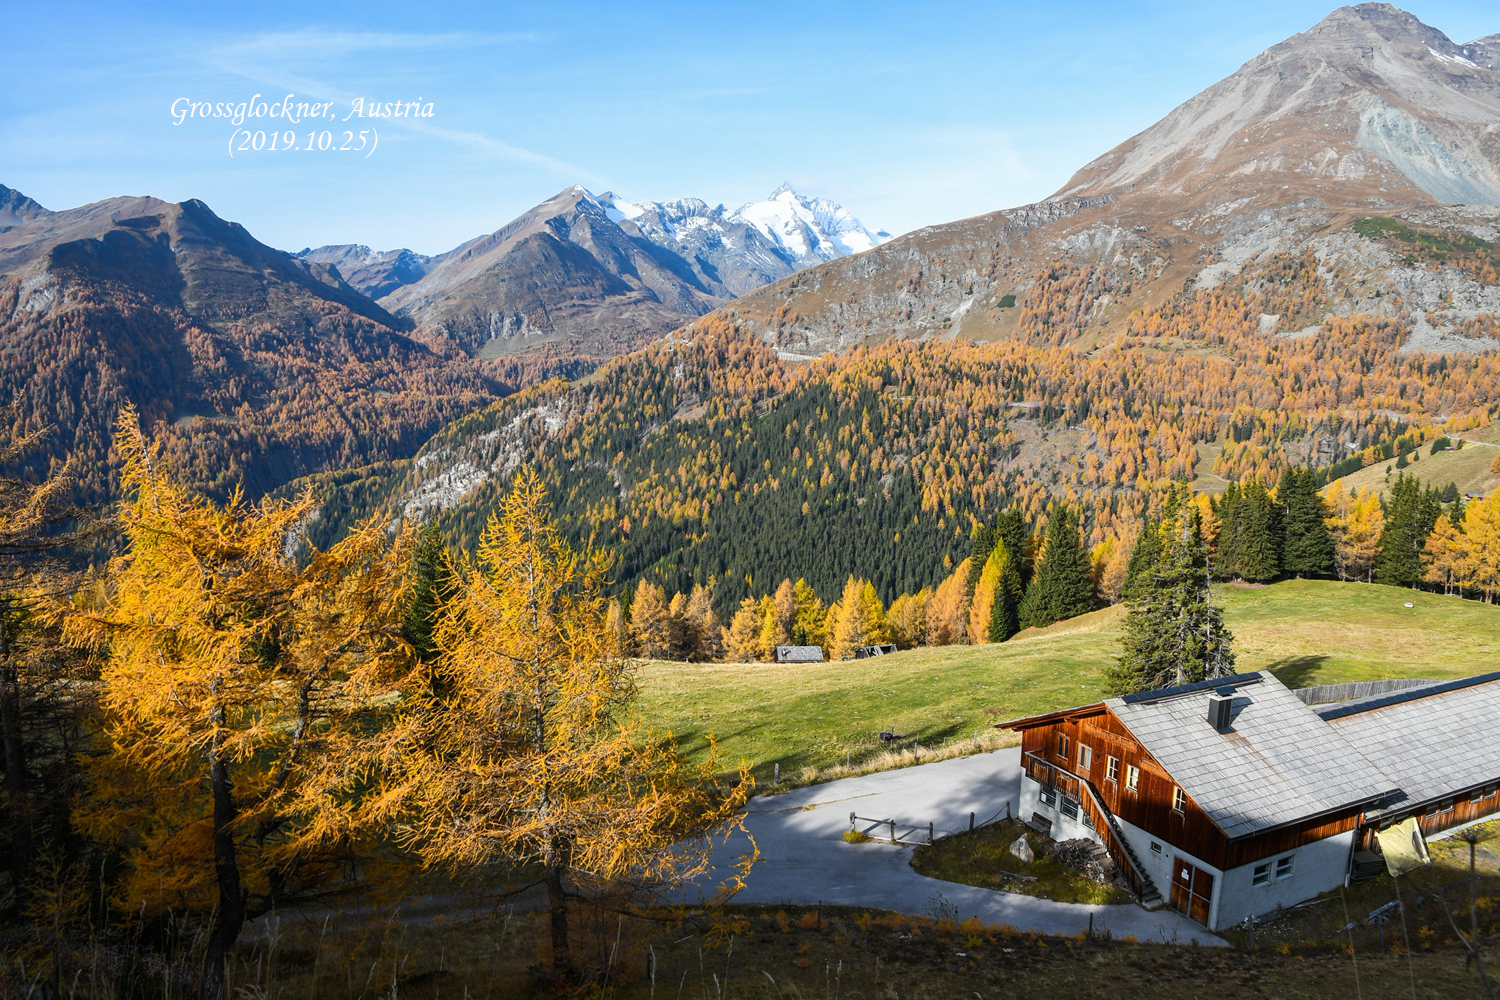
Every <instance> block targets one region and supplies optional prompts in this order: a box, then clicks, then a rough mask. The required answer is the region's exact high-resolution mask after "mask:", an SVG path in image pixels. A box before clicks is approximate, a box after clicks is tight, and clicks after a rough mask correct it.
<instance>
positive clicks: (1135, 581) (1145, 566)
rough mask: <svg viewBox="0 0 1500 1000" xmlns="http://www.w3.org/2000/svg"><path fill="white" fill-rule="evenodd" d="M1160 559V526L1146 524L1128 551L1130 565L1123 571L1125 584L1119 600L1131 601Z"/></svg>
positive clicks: (1121, 588) (1121, 589)
mask: <svg viewBox="0 0 1500 1000" xmlns="http://www.w3.org/2000/svg"><path fill="white" fill-rule="evenodd" d="M1160 558H1161V526H1160V525H1158V524H1151V523H1148V524H1146V526H1145V527H1144V528H1142V529H1141V534H1140V537H1139V538H1137V539H1136V540H1135V547H1134V548H1132V549H1131V550H1130V563H1129V565H1128V566H1127V568H1126V570H1125V583H1124V585H1122V586H1121V587H1120V599H1121V600H1123V601H1132V600H1135V599H1136V596H1137V594H1139V592H1140V588H1141V586H1142V585H1143V583H1144V582H1145V580H1146V579H1147V578H1148V577H1149V576H1150V575H1151V569H1152V567H1154V566H1155V565H1156V561H1157V560H1158V559H1160Z"/></svg>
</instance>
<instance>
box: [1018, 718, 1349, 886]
mask: <svg viewBox="0 0 1500 1000" xmlns="http://www.w3.org/2000/svg"><path fill="white" fill-rule="evenodd" d="M1059 733H1061V734H1062V735H1064V736H1066V737H1067V738H1068V754H1067V757H1066V758H1064V757H1062V756H1060V755H1059V754H1058V752H1057V737H1058V734H1059ZM1080 743H1081V744H1083V745H1086V746H1088V747H1090V748H1091V749H1092V750H1093V752H1094V758H1093V762H1092V764H1091V765H1090V767H1089V768H1088V770H1087V772H1085V771H1083V770H1082V769H1080V768H1079V766H1078V747H1079V745H1080ZM1021 750H1022V753H1023V754H1025V753H1035V754H1038V755H1039V756H1042V757H1043V759H1045V760H1046V761H1047V762H1048V763H1050V764H1052V765H1054V766H1056V767H1059V768H1065V769H1067V770H1068V771H1071V772H1072V773H1074V774H1077V775H1080V776H1082V777H1085V778H1087V779H1088V780H1089V781H1090V782H1091V783H1092V784H1093V786H1094V787H1095V788H1097V789H1098V790H1099V794H1100V796H1101V797H1102V798H1103V799H1104V804H1105V805H1106V806H1107V807H1108V808H1109V810H1110V812H1112V813H1114V814H1115V815H1116V816H1117V817H1119V818H1120V819H1121V820H1124V821H1125V822H1127V823H1131V824H1133V825H1135V826H1137V827H1139V828H1141V829H1142V830H1145V831H1146V832H1147V833H1148V834H1150V835H1151V836H1153V837H1155V838H1157V839H1158V840H1161V841H1162V842H1163V844H1170V845H1175V846H1177V847H1179V848H1181V849H1182V850H1184V851H1187V852H1188V853H1190V854H1193V855H1194V856H1196V857H1199V858H1202V859H1203V860H1204V861H1206V862H1208V863H1209V864H1211V865H1213V866H1214V867H1215V868H1218V869H1219V870H1220V871H1227V870H1229V869H1230V868H1237V867H1239V866H1240V865H1245V864H1249V863H1250V862H1252V861H1259V860H1261V859H1262V858H1268V857H1271V856H1273V855H1277V854H1284V853H1286V852H1287V851H1290V850H1294V849H1295V848H1297V847H1300V846H1302V845H1303V844H1308V843H1312V842H1313V841H1317V840H1322V839H1323V838H1325V837H1331V836H1334V835H1336V834H1339V833H1344V832H1347V831H1349V830H1353V829H1354V828H1355V826H1356V825H1357V824H1358V822H1359V813H1360V811H1359V810H1358V809H1351V810H1348V811H1347V812H1345V813H1343V814H1340V815H1336V816H1333V817H1323V818H1319V819H1313V820H1308V821H1306V822H1303V823H1298V824H1296V825H1293V826H1289V827H1283V828H1281V829H1278V830H1272V831H1269V832H1267V833H1264V834H1261V835H1259V836H1256V837H1250V838H1247V839H1245V840H1241V841H1235V842H1231V841H1230V840H1229V839H1228V838H1227V837H1226V836H1224V832H1223V831H1222V830H1220V829H1219V828H1218V827H1217V826H1215V825H1214V822H1213V821H1212V820H1211V819H1209V818H1208V815H1207V814H1206V813H1204V812H1203V810H1201V809H1200V808H1198V804H1197V803H1196V802H1194V801H1193V799H1192V797H1191V796H1188V798H1187V802H1186V807H1185V808H1184V810H1183V811H1182V812H1181V813H1179V812H1177V811H1176V810H1174V809H1173V808H1172V793H1173V791H1174V790H1175V789H1176V788H1177V783H1176V782H1175V781H1173V780H1172V778H1171V776H1170V775H1168V774H1167V772H1166V770H1165V769H1164V768H1162V766H1161V765H1160V764H1158V763H1157V762H1156V760H1155V758H1153V757H1152V756H1151V755H1150V754H1149V753H1147V752H1146V750H1145V749H1144V748H1143V747H1141V745H1140V744H1139V743H1137V742H1136V740H1135V739H1134V738H1133V737H1132V736H1131V734H1130V730H1128V729H1127V728H1126V727H1125V724H1124V723H1122V722H1121V721H1120V720H1119V719H1118V718H1116V717H1115V715H1114V713H1113V712H1110V711H1109V710H1108V709H1105V710H1103V711H1101V712H1096V713H1094V714H1091V715H1078V716H1071V717H1069V718H1065V719H1061V720H1057V721H1054V722H1051V723H1048V724H1046V725H1042V726H1037V727H1035V728H1032V729H1027V730H1025V731H1023V733H1022V734H1021ZM1111 756H1112V757H1115V758H1117V759H1118V760H1119V761H1120V777H1119V780H1118V781H1109V780H1106V778H1105V775H1106V773H1107V766H1108V765H1107V763H1106V760H1107V758H1108V757H1111ZM1130 765H1134V766H1135V767H1138V768H1140V772H1141V776H1140V783H1139V785H1138V786H1137V788H1136V789H1135V790H1134V791H1131V790H1130V789H1129V788H1127V787H1126V786H1125V783H1126V777H1127V774H1128V771H1127V767H1128V766H1130Z"/></svg>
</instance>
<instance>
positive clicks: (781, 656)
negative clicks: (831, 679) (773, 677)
mask: <svg viewBox="0 0 1500 1000" xmlns="http://www.w3.org/2000/svg"><path fill="white" fill-rule="evenodd" d="M776 662H777V663H822V662H823V647H822V646H777V647H776Z"/></svg>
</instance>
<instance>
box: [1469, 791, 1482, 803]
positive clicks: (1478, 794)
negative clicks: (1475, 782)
mask: <svg viewBox="0 0 1500 1000" xmlns="http://www.w3.org/2000/svg"><path fill="white" fill-rule="evenodd" d="M1482 798H1484V791H1483V790H1482V789H1479V788H1476V789H1474V791H1472V792H1470V793H1469V801H1470V802H1478V801H1479V800H1480V799H1482Z"/></svg>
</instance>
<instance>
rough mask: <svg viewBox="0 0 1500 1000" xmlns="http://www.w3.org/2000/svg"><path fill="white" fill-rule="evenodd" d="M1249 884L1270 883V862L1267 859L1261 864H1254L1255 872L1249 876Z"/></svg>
mask: <svg viewBox="0 0 1500 1000" xmlns="http://www.w3.org/2000/svg"><path fill="white" fill-rule="evenodd" d="M1250 884H1251V885H1270V884H1271V862H1269V861H1267V862H1266V863H1265V864H1263V865H1256V866H1255V874H1253V875H1251V876H1250Z"/></svg>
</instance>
